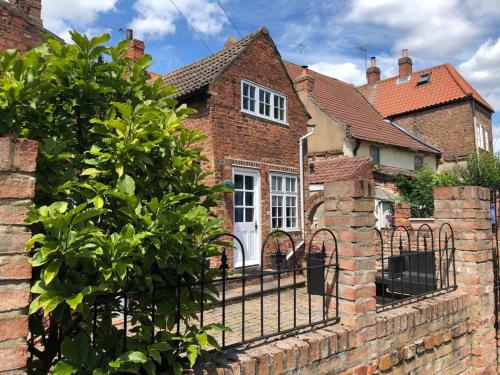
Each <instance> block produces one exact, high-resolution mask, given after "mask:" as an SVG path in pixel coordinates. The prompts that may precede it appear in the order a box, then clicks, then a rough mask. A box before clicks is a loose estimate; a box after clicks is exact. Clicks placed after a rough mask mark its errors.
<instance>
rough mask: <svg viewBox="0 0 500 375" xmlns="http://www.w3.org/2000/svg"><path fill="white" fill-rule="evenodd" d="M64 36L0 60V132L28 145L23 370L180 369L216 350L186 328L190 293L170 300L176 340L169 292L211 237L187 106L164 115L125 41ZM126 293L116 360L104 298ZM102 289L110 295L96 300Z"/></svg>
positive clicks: (214, 191)
mask: <svg viewBox="0 0 500 375" xmlns="http://www.w3.org/2000/svg"><path fill="white" fill-rule="evenodd" d="M72 38H73V42H74V44H71V45H63V44H61V43H60V42H58V41H56V40H48V41H47V42H46V44H44V45H42V46H40V47H38V48H36V49H35V50H32V51H30V52H28V53H26V54H24V55H22V56H21V55H19V54H17V53H16V52H14V51H7V52H2V53H1V54H0V133H1V134H6V133H12V134H15V135H19V136H23V137H28V138H31V139H34V140H37V141H38V142H39V145H40V153H39V158H38V162H37V164H38V165H37V172H36V177H37V187H36V197H35V207H34V208H33V209H32V210H31V212H30V214H29V218H28V222H29V224H31V228H32V231H33V233H34V235H33V237H32V239H31V241H30V242H29V244H28V250H29V251H30V252H31V255H32V258H31V260H32V265H33V267H34V278H33V286H32V292H33V296H34V298H33V300H32V302H31V305H30V311H29V313H30V329H31V331H32V333H33V334H34V335H37V337H40V338H41V340H42V341H41V342H40V344H39V345H36V346H33V347H31V348H30V350H31V352H32V354H33V355H34V360H33V361H32V369H31V371H32V372H40V373H47V372H49V370H51V369H53V371H54V373H57V374H88V373H94V374H108V373H143V372H147V373H149V374H154V373H155V371H156V369H158V368H162V367H168V368H173V369H174V370H175V371H176V372H180V371H182V363H181V360H180V358H185V359H186V360H187V361H189V363H190V364H191V365H192V364H193V363H194V362H195V361H196V358H197V356H198V355H199V354H200V353H201V354H203V353H204V351H205V350H206V349H210V348H212V347H216V346H217V344H216V342H215V340H214V339H213V338H211V337H210V336H209V335H208V333H207V331H209V330H211V329H215V328H217V327H214V326H209V327H204V329H203V330H201V329H197V328H195V326H194V325H193V324H192V322H193V319H196V316H195V312H196V307H197V306H198V304H199V301H200V298H201V297H200V295H199V292H197V293H196V292H195V291H187V292H185V293H183V294H182V296H181V307H182V308H181V310H180V319H181V323H182V329H181V334H180V335H176V333H175V331H176V330H175V329H173V328H174V324H175V321H176V318H177V316H176V309H175V306H176V303H175V302H176V293H175V289H173V288H169V287H168V286H169V285H173V284H175V283H176V282H178V281H179V280H182V281H183V282H187V281H189V282H196V281H197V280H199V279H200V273H201V263H202V261H204V260H202V258H201V254H204V255H205V256H206V257H210V256H211V255H214V254H215V253H216V251H217V249H215V248H214V246H212V245H209V244H207V239H208V238H210V237H211V236H213V235H214V234H215V233H217V232H218V231H219V230H220V224H219V223H218V221H217V220H213V218H212V217H211V215H210V207H212V206H213V205H214V202H215V200H216V199H217V197H218V192H219V191H220V188H219V187H218V186H214V187H208V186H207V185H206V184H205V183H204V178H205V177H206V174H205V172H204V171H203V169H202V167H201V164H200V163H201V162H203V160H204V159H203V158H202V156H201V154H200V152H201V150H200V149H199V148H197V147H195V146H193V144H194V143H196V142H197V141H198V140H200V138H201V135H200V134H198V133H197V132H195V131H192V130H189V129H187V128H186V127H185V126H184V125H183V120H184V119H185V118H186V117H187V116H188V115H189V114H190V113H192V110H190V109H188V108H186V107H185V106H179V107H176V105H177V102H176V101H175V100H173V99H171V96H172V94H173V93H174V89H173V88H172V87H164V85H163V84H162V82H161V80H157V81H156V82H155V83H151V82H148V75H147V74H146V69H147V68H148V64H149V61H150V58H149V57H143V58H141V59H139V60H137V61H134V60H131V59H128V58H125V51H126V43H125V42H122V43H120V44H118V45H117V46H114V47H108V46H105V45H104V43H106V42H107V41H108V40H109V36H108V35H102V36H100V37H96V38H92V39H88V38H87V37H85V36H82V35H80V34H77V33H73V34H72ZM213 276H214V275H212V274H207V275H205V277H206V280H207V283H209V281H210V278H211V277H213ZM153 287H155V288H156V289H155V290H156V294H155V296H156V297H155V298H156V305H157V311H156V316H155V320H154V322H153V321H152V315H151V308H152V303H153V302H152V300H151V299H152V297H151V296H152V294H151V291H152V288H153ZM125 288H126V290H127V291H129V292H130V293H133V296H134V297H131V300H132V302H131V306H133V308H131V309H130V315H131V326H129V327H132V328H131V329H130V332H129V335H130V337H129V339H128V342H127V351H126V352H125V353H124V352H123V350H122V341H123V336H124V334H125V333H124V331H123V329H122V328H121V327H119V326H115V325H113V323H112V320H113V318H114V317H116V311H118V310H120V309H121V308H122V307H123V306H121V305H120V304H121V303H122V302H121V299H120V298H118V297H112V296H113V294H120V293H122V292H123V291H124V290H125ZM103 294H108V295H109V294H111V297H110V296H108V297H107V298H106V299H105V303H102V301H103V299H102V295H103ZM131 295H132V294H131ZM205 298H206V296H205V297H204V299H205ZM95 303H97V304H98V305H99V319H98V321H97V335H96V337H95V338H96V342H95V346H93V345H92V342H91V339H92V311H93V310H92V306H94V304H95ZM153 330H154V332H153ZM172 332H173V333H172ZM153 336H154V344H152V342H153V340H152V337H153ZM59 350H61V351H62V359H60V360H59V359H58V355H57V352H58V351H59Z"/></svg>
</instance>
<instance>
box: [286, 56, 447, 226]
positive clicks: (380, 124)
mask: <svg viewBox="0 0 500 375" xmlns="http://www.w3.org/2000/svg"><path fill="white" fill-rule="evenodd" d="M285 65H286V67H287V69H288V72H289V74H290V76H291V77H292V79H293V80H294V82H295V88H296V90H297V91H298V92H299V96H300V98H301V100H302V102H303V103H304V105H305V107H306V109H307V111H308V112H309V114H310V115H311V120H310V121H311V122H312V123H314V124H315V130H314V134H313V135H312V136H311V137H310V138H309V140H308V158H309V172H310V174H309V179H310V182H311V185H310V186H309V189H310V192H311V193H313V192H314V191H318V190H321V189H322V188H323V182H324V181H326V178H327V177H328V173H325V171H331V173H334V171H333V170H334V169H335V168H338V167H340V165H339V164H338V163H344V162H339V161H338V160H337V158H352V157H360V156H369V157H371V159H372V162H373V177H374V179H375V184H376V185H375V189H376V191H375V197H376V212H375V214H376V216H377V219H378V220H377V225H378V226H379V227H384V226H386V225H387V224H388V223H387V220H386V212H387V211H388V210H389V209H390V206H391V201H393V200H394V198H395V197H396V196H397V188H396V187H395V185H394V183H393V180H394V176H395V175H396V174H397V173H405V174H409V175H411V174H413V172H414V171H415V169H418V168H421V167H423V166H427V167H430V168H432V169H434V170H435V169H436V168H437V166H438V163H439V158H440V156H441V151H440V150H439V149H437V148H436V147H434V146H432V145H430V144H428V143H427V142H425V141H424V140H422V139H420V138H419V137H418V136H416V135H414V134H412V133H410V132H409V131H408V130H406V129H405V128H403V127H401V126H398V125H397V124H395V123H392V122H390V121H387V120H384V119H383V118H382V116H380V114H379V113H378V112H377V111H376V110H375V109H374V108H373V107H372V106H371V105H370V103H368V101H367V100H366V99H365V98H364V97H363V96H362V95H361V94H360V93H359V92H358V91H357V90H356V88H355V87H354V86H353V85H351V84H348V83H345V82H342V81H340V80H338V79H335V78H332V77H328V76H326V75H323V74H320V73H318V72H315V71H313V70H311V69H308V68H307V67H306V66H302V67H301V66H299V65H296V64H293V63H289V62H286V63H285ZM328 163H333V164H332V165H331V166H328ZM350 163H351V164H352V163H358V164H359V163H361V164H360V165H358V164H355V165H350V167H348V168H344V166H343V167H342V169H341V170H342V171H345V173H350V168H355V167H357V166H359V167H361V166H362V165H363V164H364V163H365V161H364V160H363V159H357V161H356V162H355V161H351V162H350ZM339 178H340V177H339Z"/></svg>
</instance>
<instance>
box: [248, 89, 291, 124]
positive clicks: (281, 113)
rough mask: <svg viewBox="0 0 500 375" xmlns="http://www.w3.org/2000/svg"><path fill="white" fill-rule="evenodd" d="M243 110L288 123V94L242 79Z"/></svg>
mask: <svg viewBox="0 0 500 375" xmlns="http://www.w3.org/2000/svg"><path fill="white" fill-rule="evenodd" d="M241 111H242V112H244V113H249V114H252V115H255V116H258V117H262V118H265V119H267V120H271V121H276V122H279V123H282V124H286V96H285V95H282V94H280V93H277V92H275V91H273V90H270V89H268V88H265V87H262V86H259V85H256V84H255V83H252V82H249V81H245V80H242V81H241Z"/></svg>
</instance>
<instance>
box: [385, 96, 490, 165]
mask: <svg viewBox="0 0 500 375" xmlns="http://www.w3.org/2000/svg"><path fill="white" fill-rule="evenodd" d="M394 120H395V121H396V122H397V123H399V124H401V125H402V126H404V127H405V128H406V129H408V130H409V131H411V132H413V133H415V134H417V135H420V136H421V137H422V138H423V139H425V140H426V141H428V142H429V143H431V144H433V145H435V146H436V147H438V148H439V149H441V150H442V151H443V160H444V161H454V160H455V158H464V157H466V156H468V155H470V154H472V153H474V152H475V150H476V145H475V142H474V125H473V124H474V120H473V116H472V107H471V101H470V100H462V101H459V102H455V103H451V104H447V105H443V106H439V107H435V108H431V109H426V110H421V111H417V112H413V113H410V114H406V115H401V116H396V117H394ZM485 123H486V124H488V123H489V126H490V127H491V120H489V122H485Z"/></svg>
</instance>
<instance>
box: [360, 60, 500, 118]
mask: <svg viewBox="0 0 500 375" xmlns="http://www.w3.org/2000/svg"><path fill="white" fill-rule="evenodd" d="M424 73H431V76H430V80H429V82H428V83H425V84H421V85H417V82H418V80H419V78H420V75H421V74H424ZM358 90H359V92H361V94H363V96H364V97H365V98H366V99H367V100H368V101H369V102H370V103H371V105H373V106H374V107H375V109H376V110H377V111H378V112H379V113H380V114H381V115H382V116H383V117H385V118H387V117H391V116H394V115H397V114H401V113H406V112H411V111H416V110H419V109H423V108H426V107H431V106H435V105H439V104H445V103H448V102H452V101H454V100H458V99H465V98H467V97H470V96H472V97H473V98H474V99H475V100H477V101H478V102H479V103H481V104H482V105H483V106H484V107H486V108H487V109H488V110H490V111H492V112H493V111H494V109H493V107H492V106H491V105H490V104H489V103H488V102H487V101H486V100H485V99H484V98H483V97H482V96H481V95H479V93H478V92H477V91H476V90H475V89H474V88H473V87H472V86H471V85H470V84H469V83H468V82H467V81H466V80H465V79H464V78H463V77H462V76H461V75H460V74H459V73H458V72H457V70H456V69H455V68H454V67H453V66H452V65H451V64H449V63H446V64H443V65H438V66H435V67H432V68H428V69H423V70H420V71H418V72H413V73H412V74H411V75H410V80H409V81H408V82H407V83H398V77H397V76H396V77H392V78H388V79H384V80H381V81H378V82H376V83H374V84H372V85H368V84H366V85H363V86H360V87H358Z"/></svg>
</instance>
